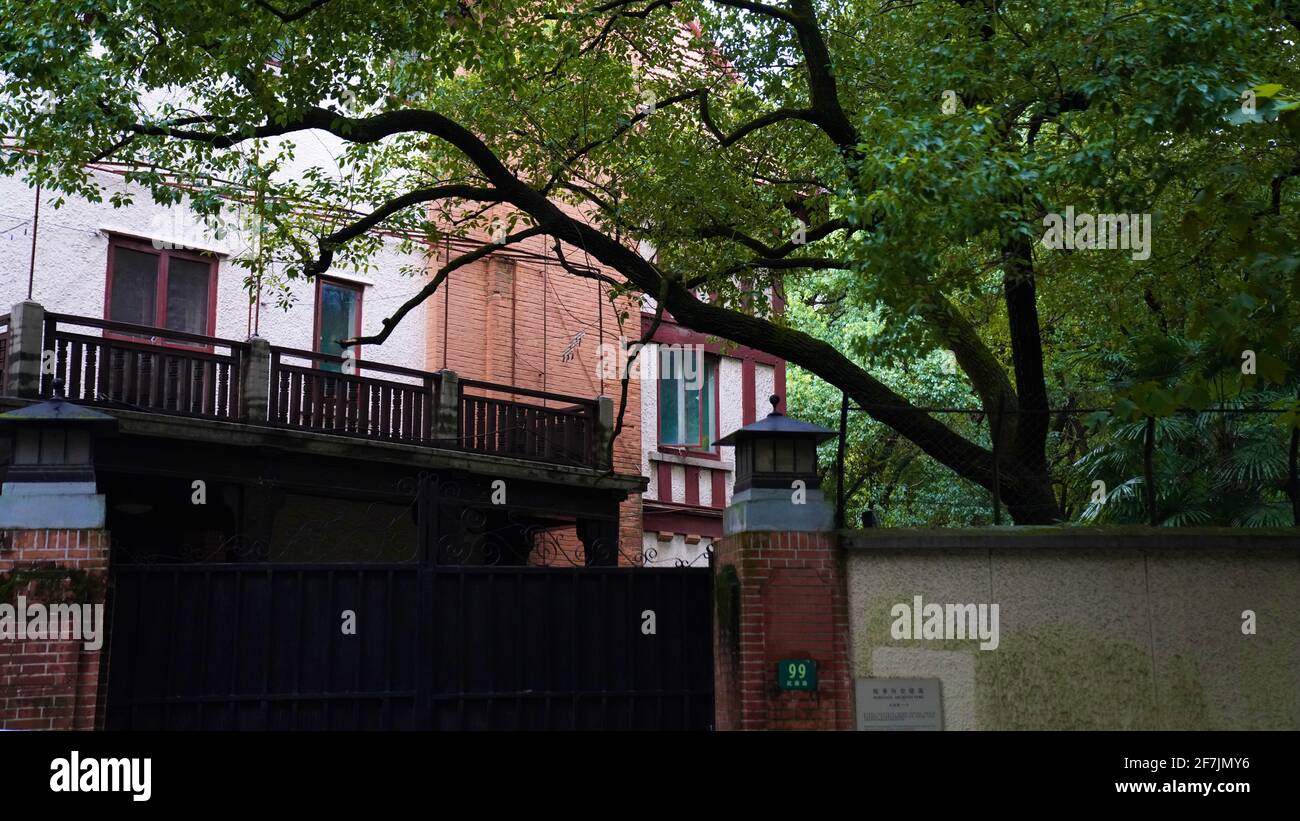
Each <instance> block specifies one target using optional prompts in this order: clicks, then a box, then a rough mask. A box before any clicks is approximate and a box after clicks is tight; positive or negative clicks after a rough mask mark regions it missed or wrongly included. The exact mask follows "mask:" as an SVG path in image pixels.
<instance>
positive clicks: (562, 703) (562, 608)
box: [106, 562, 713, 730]
mask: <svg viewBox="0 0 1300 821" xmlns="http://www.w3.org/2000/svg"><path fill="white" fill-rule="evenodd" d="M113 576H114V585H113V590H112V593H111V599H110V608H111V636H110V642H109V658H108V665H107V681H106V685H107V712H106V726H107V727H108V728H109V729H191V728H193V729H349V730H350V729H426V728H427V729H594V728H607V729H619V728H632V729H707V728H709V727H710V726H711V725H712V723H713V654H712V629H711V617H712V607H711V582H710V574H709V570H708V568H652V567H530V566H515V567H500V566H482V567H463V566H462V567H439V566H420V565H413V564H410V563H403V564H375V563H367V564H342V565H333V564H300V565H295V564H284V563H274V562H271V563H247V564H202V563H196V564H185V563H181V564H139V565H134V564H122V565H118V566H116V567H115V568H114V570H113ZM345 611H351V613H352V614H353V615H354V616H355V634H351V635H349V634H346V633H345V629H344V627H345V624H344V622H345V618H346V617H347V613H346V612H345ZM651 619H653V632H648V631H649V629H650V623H651Z"/></svg>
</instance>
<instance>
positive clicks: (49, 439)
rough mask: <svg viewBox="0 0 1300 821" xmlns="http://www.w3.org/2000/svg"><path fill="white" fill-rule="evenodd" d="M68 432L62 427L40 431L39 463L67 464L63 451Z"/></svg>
mask: <svg viewBox="0 0 1300 821" xmlns="http://www.w3.org/2000/svg"><path fill="white" fill-rule="evenodd" d="M67 438H68V432H67V431H66V430H64V429H63V428H49V429H47V430H44V431H42V432H41V464H42V465H64V464H67V455H66V453H65V450H66V447H65V446H66V444H67Z"/></svg>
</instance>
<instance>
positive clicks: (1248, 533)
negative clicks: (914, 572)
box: [839, 526, 1300, 553]
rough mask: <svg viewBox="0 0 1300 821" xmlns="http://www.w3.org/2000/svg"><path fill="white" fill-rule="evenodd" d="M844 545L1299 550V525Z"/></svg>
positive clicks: (1023, 532)
mask: <svg viewBox="0 0 1300 821" xmlns="http://www.w3.org/2000/svg"><path fill="white" fill-rule="evenodd" d="M839 534H840V542H841V544H842V545H843V546H844V547H845V548H846V549H848V550H864V551H865V550H916V549H923V550H988V549H994V548H996V549H1035V550H1037V549H1047V550H1063V549H1074V550H1112V549H1123V550H1134V549H1146V550H1150V549H1173V550H1187V549H1211V550H1214V549H1248V550H1260V549H1265V550H1294V551H1297V552H1298V553H1300V528H1236V527H1191V528H1159V527H1142V526H1133V527H1088V526H1076V527H980V528H933V529H931V528H925V529H921V528H893V527H876V528H865V529H862V530H841V531H839Z"/></svg>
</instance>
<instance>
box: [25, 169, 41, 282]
mask: <svg viewBox="0 0 1300 821" xmlns="http://www.w3.org/2000/svg"><path fill="white" fill-rule="evenodd" d="M40 226H41V184H40V183H39V182H38V183H36V205H35V207H34V208H32V255H31V261H30V264H29V265H28V268H27V299H28V300H30V299H31V298H32V291H33V289H34V288H35V287H36V233H37V231H39V230H40Z"/></svg>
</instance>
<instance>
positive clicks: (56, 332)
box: [0, 303, 609, 467]
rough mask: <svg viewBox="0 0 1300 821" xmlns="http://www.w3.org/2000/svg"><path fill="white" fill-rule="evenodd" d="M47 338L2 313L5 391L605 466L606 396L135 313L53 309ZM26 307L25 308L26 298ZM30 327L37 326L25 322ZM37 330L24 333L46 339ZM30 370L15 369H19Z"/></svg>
mask: <svg viewBox="0 0 1300 821" xmlns="http://www.w3.org/2000/svg"><path fill="white" fill-rule="evenodd" d="M21 307H22V311H23V312H25V313H24V314H22V315H21V317H20V319H19V320H15V321H16V322H18V321H21V322H25V323H30V322H31V321H32V315H31V314H30V313H26V312H31V311H33V310H35V311H36V312H37V314H36V315H37V316H39V317H40V324H36V325H34V328H39V329H40V330H41V334H40V335H39V337H40V338H39V342H40V345H39V350H29V351H27V352H26V353H27V356H23V355H22V353H23V352H21V351H16V350H14V351H11V350H9V348H10V342H11V341H14V340H11V339H10V333H11V329H10V328H9V320H8V317H0V386H3V389H0V393H5V394H8V395H15V396H30V395H32V393H31V391H32V390H33V388H32V387H27V388H26V389H24V387H23V386H25V385H30V386H35V385H37V384H39V394H40V395H41V396H52V395H53V393H54V382H55V380H56V379H58V380H62V384H63V390H64V394H65V396H66V397H67V398H68V399H70V400H73V401H78V402H84V403H90V404H98V405H107V406H114V407H120V408H129V409H132V410H142V411H149V412H154V413H163V414H169V415H181V416H192V417H201V418H210V419H222V420H228V421H234V422H242V423H245V424H254V425H266V426H269V427H278V428H288V429H294V430H307V431H316V432H320V433H328V434H335V435H343V436H351V437H357V438H361V439H369V440H381V441H388V442H403V443H409V444H415V445H424V446H433V447H440V448H451V449H455V450H464V451H473V452H475V453H483V454H489V455H493V456H509V457H513V458H517V459H528V460H534V461H540V462H548V463H552V464H565V465H577V466H586V467H601V466H605V465H604V462H605V461H606V460H605V459H602V458H601V455H602V452H603V448H604V447H605V444H606V443H605V440H603V439H602V433H603V432H604V431H603V428H601V414H600V402H602V401H604V402H608V401H609V400H593V399H582V398H578V397H574V396H565V395H563V394H554V393H545V392H542V391H533V390H528V389H525V388H518V387H512V386H510V385H499V384H495V383H491V382H480V381H476V380H461V379H459V378H457V376H456V374H455V373H453V372H451V371H440V372H430V371H423V370H417V369H415V368H404V367H399V366H396V365H387V364H383V363H379V362H370V361H363V360H350V359H346V358H344V357H340V356H332V355H329V354H323V353H317V352H314V351H304V350H297V349H294V348H283V347H276V346H271V345H269V344H267V343H266V342H265V341H264V340H260V339H253V340H249V341H246V342H238V341H235V340H230V339H221V338H219V337H212V336H204V335H200V334H190V333H184V332H181V331H172V330H166V329H161V328H154V327H149V326H144V325H133V324H130V323H125V322H112V321H109V320H104V319H93V318H89V317H80V316H73V315H69V314H45V313H43V311H42V309H40V306H33V305H32V304H31V303H23V304H22V306H21ZM15 310H18V309H17V308H16V309H15ZM23 327H28V325H27V324H24V325H23ZM34 336H37V334H35V333H28V334H27V335H26V336H24V337H22V338H21V339H20V340H16V341H14V344H16V345H21V346H22V347H24V348H35V347H36V345H35V344H34V343H35V341H34V340H32V339H31V337H34ZM24 368H25V369H37V368H38V369H39V370H28V371H24V372H23V373H9V372H8V371H13V370H15V369H24Z"/></svg>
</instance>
